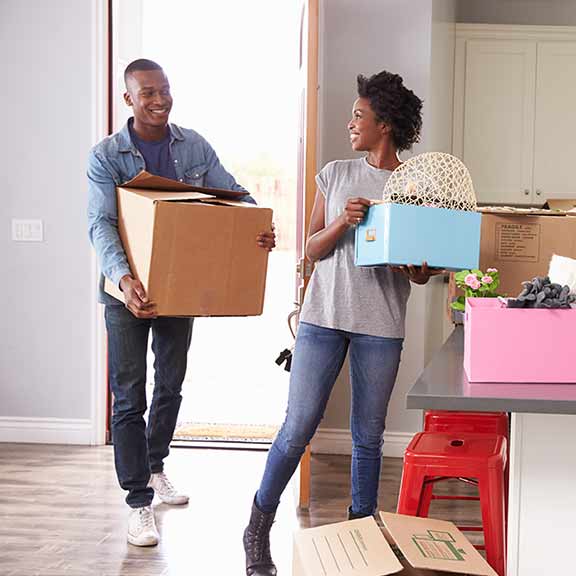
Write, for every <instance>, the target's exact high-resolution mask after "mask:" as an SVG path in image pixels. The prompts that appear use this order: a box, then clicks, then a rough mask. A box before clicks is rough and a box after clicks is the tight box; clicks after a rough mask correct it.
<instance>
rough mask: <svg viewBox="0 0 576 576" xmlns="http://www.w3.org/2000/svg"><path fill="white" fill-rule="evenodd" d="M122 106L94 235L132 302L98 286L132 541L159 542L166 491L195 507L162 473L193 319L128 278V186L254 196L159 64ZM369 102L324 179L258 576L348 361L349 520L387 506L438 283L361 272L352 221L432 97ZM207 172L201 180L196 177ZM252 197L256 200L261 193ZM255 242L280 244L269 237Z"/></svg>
mask: <svg viewBox="0 0 576 576" xmlns="http://www.w3.org/2000/svg"><path fill="white" fill-rule="evenodd" d="M124 78H125V82H126V93H125V94H124V99H125V102H126V104H127V105H128V106H131V107H132V109H133V117H132V118H130V120H129V121H128V123H127V124H126V125H125V126H124V128H122V130H121V131H120V132H118V133H116V134H113V135H112V136H109V137H107V138H105V139H104V140H103V141H102V142H100V143H99V144H97V145H96V146H95V147H94V148H93V149H92V151H91V153H90V158H89V166H88V180H89V208H88V217H89V234H90V239H91V241H92V244H93V245H94V248H95V250H96V253H97V255H98V258H99V262H100V266H101V270H102V273H103V275H104V276H106V277H108V278H109V279H110V280H111V281H113V282H115V283H116V284H117V285H118V286H119V287H120V288H121V290H122V291H123V292H124V295H125V300H126V304H125V305H123V304H122V303H121V302H119V301H118V300H115V299H114V298H112V297H111V296H109V295H107V294H105V293H104V291H103V290H102V289H101V290H100V301H101V302H102V303H103V304H105V318H106V327H107V331H108V355H109V381H110V387H111V390H112V393H113V394H114V406H113V416H112V435H113V442H114V458H115V466H116V473H117V475H118V480H119V483H120V486H121V487H122V488H123V489H124V490H127V491H128V495H127V498H126V502H127V503H128V505H129V506H130V508H131V513H130V516H129V521H128V541H129V542H130V543H131V544H133V545H136V546H151V545H155V544H157V543H158V539H159V536H158V531H157V529H156V526H155V522H154V515H153V512H152V508H151V503H152V499H153V497H154V494H155V493H156V494H157V495H158V496H159V497H160V499H161V500H162V501H163V502H165V503H167V504H175V505H178V504H185V503H187V502H188V496H187V495H185V494H182V493H181V492H179V491H178V490H176V489H175V488H174V486H173V485H172V484H171V483H170V481H169V480H168V478H167V477H166V475H165V474H164V472H163V460H164V458H165V457H166V456H167V455H168V452H169V445H170V442H171V440H172V435H173V432H174V428H175V426H176V420H177V416H178V410H179V407H180V402H181V399H182V397H181V394H180V392H181V387H182V382H183V379H184V376H185V372H186V360H187V352H188V348H189V346H190V340H191V335H192V324H193V319H192V318H164V317H162V318H158V317H156V311H155V309H154V303H153V302H150V301H149V300H148V298H147V295H146V292H145V290H144V288H143V286H142V284H141V283H140V282H139V281H138V280H137V279H135V278H134V277H133V276H132V275H131V271H130V268H129V266H128V262H127V259H126V255H125V253H124V250H123V248H122V244H121V241H120V238H119V235H118V221H117V205H116V191H115V188H116V186H117V185H120V184H122V183H123V182H125V181H127V180H129V179H131V178H132V177H134V176H135V175H136V174H137V173H138V172H139V171H140V170H142V169H146V170H147V171H148V172H151V173H153V174H157V175H160V176H164V177H167V178H173V179H176V180H180V181H185V182H193V183H194V184H196V185H203V186H207V187H214V188H226V189H230V190H240V191H243V190H244V189H243V188H242V187H241V186H240V185H239V184H238V183H237V182H236V181H235V180H234V178H233V177H232V176H231V175H230V174H229V173H228V172H226V170H225V169H224V167H223V166H222V165H221V164H220V161H219V160H218V157H217V156H216V154H215V152H214V150H213V149H212V148H211V146H210V145H209V144H208V143H207V142H206V140H204V139H203V138H202V137H201V136H200V135H199V134H197V133H196V132H194V131H193V130H187V129H184V128H180V127H178V126H176V125H174V124H170V123H169V122H168V118H169V114H170V110H171V107H172V96H171V94H170V86H169V83H168V79H167V77H166V75H165V74H164V72H163V70H162V68H161V67H160V66H159V65H158V64H156V63H154V62H152V61H150V60H144V59H142V60H136V61H134V62H132V63H131V64H130V65H129V66H128V67H127V68H126V71H125V74H124ZM357 82H358V86H357V88H358V98H357V99H356V100H355V102H354V104H353V109H352V118H351V120H350V122H349V123H348V130H349V133H350V143H351V146H352V149H353V150H355V151H358V152H364V153H365V155H364V156H363V157H362V158H360V159H356V160H343V161H336V162H331V163H329V164H327V165H326V166H325V167H324V168H323V169H322V171H321V172H320V173H319V174H318V176H317V178H316V182H317V193H316V199H315V203H314V207H313V211H312V218H311V224H310V230H309V232H308V240H307V243H306V255H307V257H308V258H309V259H310V260H311V261H313V262H315V263H316V266H315V270H314V273H313V275H312V279H311V281H310V285H309V288H308V291H307V293H306V298H305V302H304V305H303V307H302V311H301V316H300V325H299V329H298V333H297V337H296V345H295V350H294V359H293V362H292V369H291V374H290V391H289V399H288V409H287V412H286V419H285V421H284V424H283V425H282V427H281V429H280V432H279V433H278V435H277V437H276V439H275V441H274V443H273V445H272V447H271V449H270V452H269V454H268V459H267V462H266V467H265V470H264V475H263V478H262V482H261V484H260V487H259V488H258V490H257V492H256V494H255V496H254V500H253V503H252V510H251V514H250V520H249V524H248V526H247V528H246V530H245V532H244V548H245V551H246V574H247V576H273V575H275V574H276V568H275V566H274V563H273V561H272V558H271V555H270V544H269V534H270V528H271V526H272V523H273V520H274V514H275V511H276V508H277V506H278V503H279V501H280V497H281V495H282V492H283V491H284V489H285V487H286V485H287V484H288V481H289V480H290V478H291V476H292V475H293V474H294V471H295V469H296V467H297V466H298V463H299V461H300V458H301V456H302V454H303V452H304V450H305V447H306V446H307V444H308V443H309V441H310V440H311V438H312V436H313V434H314V432H315V430H316V428H317V427H318V424H319V423H320V420H321V419H322V415H323V413H324V409H325V407H326V403H327V401H328V398H329V396H330V392H331V390H332V387H333V385H334V382H335V380H336V378H337V376H338V373H339V371H340V369H341V367H342V364H343V362H344V359H345V357H346V354H347V353H348V352H349V353H350V381H351V386H352V417H351V428H352V438H353V455H352V502H351V506H350V508H349V510H348V516H349V517H350V518H359V517H363V516H367V515H371V514H373V513H374V512H375V511H376V507H377V494H378V480H379V475H380V464H381V455H382V437H383V433H384V425H385V418H386V411H387V406H388V401H389V399H390V395H391V393H392V389H393V386H394V382H395V379H396V374H397V371H398V365H399V363H400V355H401V350H402V342H403V337H404V318H405V312H406V302H407V299H408V296H409V293H410V282H415V283H417V284H424V283H426V282H427V281H428V279H429V278H430V276H431V275H432V274H433V272H431V271H430V270H428V269H427V267H426V265H425V264H424V265H423V266H422V267H412V266H409V267H403V268H397V269H392V268H390V267H380V268H358V267H355V265H354V226H355V225H356V224H358V223H359V222H360V221H362V219H363V217H364V215H365V212H366V210H367V208H368V206H369V205H370V200H372V199H379V198H380V197H381V195H382V190H383V188H384V185H385V183H386V181H387V179H388V177H389V176H390V174H391V172H392V171H393V170H394V169H395V168H396V167H398V166H399V165H400V160H399V159H398V153H399V152H400V151H402V150H408V149H410V148H411V147H412V145H413V144H414V143H415V142H416V141H417V140H418V138H419V133H420V128H421V125H422V118H421V109H422V102H421V100H420V99H419V98H418V97H417V96H416V95H415V94H414V93H413V92H412V91H410V90H409V89H407V88H406V87H405V86H404V84H403V81H402V78H401V77H400V76H398V75H395V74H391V73H389V72H380V73H379V74H376V75H374V76H371V77H370V78H366V77H363V76H358V79H357ZM198 174H200V180H199V179H198ZM245 200H247V201H249V202H250V201H251V202H254V200H253V199H252V198H251V197H250V196H246V197H245ZM254 241H255V242H257V244H258V245H259V246H261V247H262V249H264V250H272V249H273V248H274V246H275V235H274V232H273V231H272V230H264V231H262V232H261V233H260V234H259V235H258V237H257V238H255V239H254ZM150 330H152V349H153V352H154V355H155V363H154V368H155V386H154V393H153V398H152V403H151V407H150V414H149V419H148V426H146V424H145V421H144V418H143V416H144V413H145V411H146V394H145V382H146V349H147V343H148V336H149V332H150Z"/></svg>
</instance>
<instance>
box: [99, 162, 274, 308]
mask: <svg viewBox="0 0 576 576" xmlns="http://www.w3.org/2000/svg"><path fill="white" fill-rule="evenodd" d="M117 196H118V229H119V232H120V238H121V239H122V244H123V246H124V250H125V252H126V255H127V257H128V262H129V264H130V269H131V271H132V273H133V274H134V275H135V276H136V277H137V278H138V279H139V280H140V281H141V282H142V284H143V285H144V288H145V289H146V291H147V293H148V297H149V298H150V300H152V301H154V302H155V303H156V305H157V310H158V315H159V316H254V315H259V314H261V313H262V308H263V304H264V290H265V285H266V271H267V265H268V251H267V250H264V249H262V248H260V247H259V246H258V245H257V244H256V236H257V235H258V233H259V232H262V231H264V230H270V228H271V225H272V210H270V209H269V208H259V207H256V206H254V205H252V204H247V203H243V202H241V198H242V196H243V194H242V193H237V192H233V191H229V190H215V189H210V188H198V187H194V186H188V185H187V184H183V183H181V182H176V181H174V180H169V179H166V178H161V177H158V176H152V175H151V174H148V173H146V172H141V173H140V174H139V175H138V176H136V178H134V179H132V180H131V181H130V182H127V183H126V184H124V185H123V186H120V187H118V189H117ZM104 289H105V290H106V292H108V293H109V294H110V295H112V296H114V297H115V298H118V299H119V300H121V301H124V300H123V294H122V292H121V290H120V289H119V287H117V286H115V285H114V284H113V283H112V282H110V281H109V280H108V279H106V281H105V285H104Z"/></svg>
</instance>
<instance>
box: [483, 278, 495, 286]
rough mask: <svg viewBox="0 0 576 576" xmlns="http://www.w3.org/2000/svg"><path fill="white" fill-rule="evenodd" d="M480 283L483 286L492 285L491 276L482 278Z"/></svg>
mask: <svg viewBox="0 0 576 576" xmlns="http://www.w3.org/2000/svg"><path fill="white" fill-rule="evenodd" d="M482 282H484V284H492V282H494V278H492V276H484V277H483V278H482Z"/></svg>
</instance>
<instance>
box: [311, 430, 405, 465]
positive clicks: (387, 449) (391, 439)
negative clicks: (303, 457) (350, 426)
mask: <svg viewBox="0 0 576 576" xmlns="http://www.w3.org/2000/svg"><path fill="white" fill-rule="evenodd" d="M414 434H415V433H412V432H384V446H383V453H384V456H386V457H388V458H402V457H403V456H404V450H406V447H407V446H408V444H409V443H410V440H412V438H413V436H414ZM310 445H311V448H312V452H313V453H315V454H345V455H348V456H349V455H351V454H352V435H351V433H350V430H344V429H341V428H320V429H319V430H318V431H317V432H316V435H315V436H314V438H313V439H312V442H311V444H310Z"/></svg>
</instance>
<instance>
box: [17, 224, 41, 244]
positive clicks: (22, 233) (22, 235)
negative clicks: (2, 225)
mask: <svg viewBox="0 0 576 576" xmlns="http://www.w3.org/2000/svg"><path fill="white" fill-rule="evenodd" d="M12 240H14V241H16V242H43V241H44V224H43V222H42V220H19V219H16V218H13V219H12Z"/></svg>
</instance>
